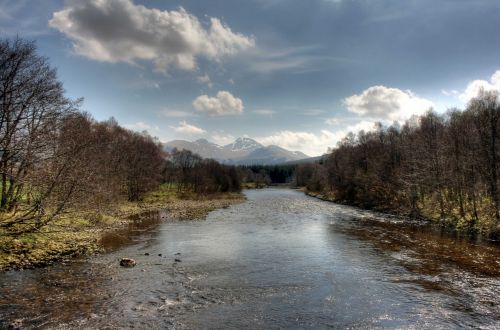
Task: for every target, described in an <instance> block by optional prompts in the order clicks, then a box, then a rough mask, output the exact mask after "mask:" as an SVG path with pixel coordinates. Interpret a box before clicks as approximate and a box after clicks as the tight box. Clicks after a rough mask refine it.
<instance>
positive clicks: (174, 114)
mask: <svg viewBox="0 0 500 330" xmlns="http://www.w3.org/2000/svg"><path fill="white" fill-rule="evenodd" d="M159 115H160V116H162V117H171V118H183V117H184V118H185V117H192V116H194V115H195V114H194V113H192V112H188V111H179V110H170V109H168V108H167V109H163V110H161V111H160V112H159Z"/></svg>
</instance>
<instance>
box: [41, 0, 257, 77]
mask: <svg viewBox="0 0 500 330" xmlns="http://www.w3.org/2000/svg"><path fill="white" fill-rule="evenodd" d="M49 25H50V27H52V28H54V29H57V30H59V31H60V32H61V33H63V34H65V35H66V36H67V37H68V38H69V39H71V41H72V42H73V47H74V51H75V52H76V53H77V54H79V55H82V56H85V57H87V58H90V59H93V60H97V61H103V62H112V63H116V62H126V63H135V62H136V61H138V60H143V61H152V62H153V63H154V65H155V67H156V70H158V71H162V72H166V71H167V69H169V68H171V67H174V68H178V69H183V70H193V69H195V68H196V58H197V57H199V56H203V57H206V58H208V59H210V60H214V61H219V60H220V59H221V58H222V57H224V56H226V55H233V54H236V53H238V52H240V51H242V50H245V49H247V48H250V47H253V46H254V39H253V37H248V36H245V35H242V34H239V33H235V32H233V31H232V30H231V29H230V28H229V27H228V26H227V25H225V24H224V23H222V22H221V21H220V20H219V19H218V18H214V17H212V18H210V23H209V24H208V26H205V25H204V24H202V23H201V22H200V21H199V20H198V18H197V17H196V16H194V15H192V14H190V13H188V12H187V11H186V10H185V9H183V8H179V9H178V10H172V11H167V10H163V11H162V10H158V9H149V8H146V7H145V6H142V5H136V4H134V3H133V2H132V1H131V0H88V1H77V0H70V1H68V2H67V3H66V6H65V7H64V8H63V9H62V10H60V11H57V12H55V13H54V14H53V17H52V19H51V20H50V21H49Z"/></svg>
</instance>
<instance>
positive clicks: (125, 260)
mask: <svg viewBox="0 0 500 330" xmlns="http://www.w3.org/2000/svg"><path fill="white" fill-rule="evenodd" d="M136 264H137V263H136V262H135V260H134V259H130V258H122V259H121V260H120V266H122V267H134V266H135V265H136Z"/></svg>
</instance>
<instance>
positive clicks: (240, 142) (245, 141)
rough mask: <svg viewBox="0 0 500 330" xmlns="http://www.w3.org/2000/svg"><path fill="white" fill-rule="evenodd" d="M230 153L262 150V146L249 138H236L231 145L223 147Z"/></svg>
mask: <svg viewBox="0 0 500 330" xmlns="http://www.w3.org/2000/svg"><path fill="white" fill-rule="evenodd" d="M225 147H226V148H227V149H230V150H232V151H246V150H254V149H257V148H262V147H263V145H262V144H260V143H259V142H257V141H255V140H253V139H250V138H237V139H236V140H235V141H234V142H233V143H230V144H228V145H226V146H225Z"/></svg>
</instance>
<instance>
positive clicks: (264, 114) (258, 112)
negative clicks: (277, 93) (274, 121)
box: [253, 109, 276, 117]
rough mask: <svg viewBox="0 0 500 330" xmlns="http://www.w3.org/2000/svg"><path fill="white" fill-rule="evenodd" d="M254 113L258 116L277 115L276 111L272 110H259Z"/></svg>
mask: <svg viewBox="0 0 500 330" xmlns="http://www.w3.org/2000/svg"><path fill="white" fill-rule="evenodd" d="M253 112H254V113H256V114H257V115H260V116H268V117H272V116H273V115H274V114H275V113H276V111H274V110H270V109H257V110H254V111H253Z"/></svg>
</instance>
